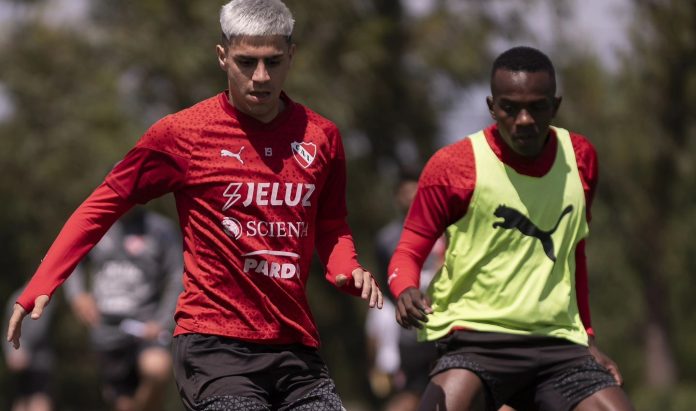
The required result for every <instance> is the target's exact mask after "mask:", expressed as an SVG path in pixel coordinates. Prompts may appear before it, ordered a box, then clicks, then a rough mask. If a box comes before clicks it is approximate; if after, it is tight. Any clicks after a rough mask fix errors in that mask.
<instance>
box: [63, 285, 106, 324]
mask: <svg viewBox="0 0 696 411" xmlns="http://www.w3.org/2000/svg"><path fill="white" fill-rule="evenodd" d="M70 305H71V306H72V310H73V313H75V316H76V317H77V319H78V320H80V322H82V323H83V324H85V325H86V326H88V327H95V326H96V325H97V324H99V321H100V320H101V316H100V315H99V310H98V309H97V302H96V301H94V297H93V296H92V294H90V293H81V294H79V295H77V296H76V297H75V298H73V300H72V301H71V302H70Z"/></svg>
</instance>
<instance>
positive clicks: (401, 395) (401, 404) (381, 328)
mask: <svg viewBox="0 0 696 411" xmlns="http://www.w3.org/2000/svg"><path fill="white" fill-rule="evenodd" d="M417 189H418V172H416V171H415V170H410V169H403V170H402V171H401V172H400V173H399V179H398V181H397V184H396V187H395V189H394V204H395V205H396V211H397V215H396V216H395V217H394V219H392V220H391V221H390V222H389V223H388V224H387V225H385V226H384V227H383V228H382V229H380V230H379V232H378V233H377V239H376V243H375V254H376V259H377V264H378V272H379V273H384V274H386V273H387V268H388V265H389V259H390V258H391V256H392V254H393V253H394V250H395V249H396V245H397V243H398V242H399V238H400V237H401V231H402V229H403V224H404V218H405V216H406V213H407V212H408V209H409V207H410V206H411V202H412V201H413V198H414V196H415V194H416V191H417ZM444 250H445V247H444V238H442V239H441V240H439V241H438V242H436V243H435V245H434V246H433V248H432V250H431V252H430V254H429V255H428V258H427V259H426V261H425V263H424V264H423V269H422V271H421V277H420V282H421V288H422V289H423V290H425V289H426V288H427V286H428V284H429V283H430V279H431V278H432V277H433V275H434V274H435V272H436V271H437V269H438V268H439V267H440V265H441V264H442V258H443V256H444ZM380 282H381V283H382V284H386V283H387V278H386V275H385V276H384V278H381V281H380ZM394 303H395V302H394V300H393V299H391V298H387V299H385V301H384V307H383V308H382V310H371V311H369V312H368V314H367V321H366V327H365V332H366V336H367V346H368V350H367V351H368V359H369V363H370V370H369V380H370V386H371V388H372V391H373V393H374V394H375V395H376V396H377V397H378V398H381V399H386V404H385V406H384V408H383V409H384V410H385V411H410V410H415V409H416V407H417V406H418V401H419V399H420V395H421V394H422V392H423V390H424V389H425V387H426V386H427V384H428V372H429V371H430V367H431V366H432V365H433V363H434V361H435V359H436V358H437V356H436V351H435V345H434V343H428V342H418V340H417V335H416V331H415V330H407V329H404V328H402V327H400V326H399V324H397V323H396V322H395V321H394V318H395V316H396V313H395V308H394V307H395V304H394Z"/></svg>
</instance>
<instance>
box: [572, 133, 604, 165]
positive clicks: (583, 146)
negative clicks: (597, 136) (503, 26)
mask: <svg viewBox="0 0 696 411" xmlns="http://www.w3.org/2000/svg"><path fill="white" fill-rule="evenodd" d="M568 134H570V142H571V143H572V145H573V151H575V156H576V157H577V158H578V161H580V162H594V161H596V158H597V150H596V149H595V147H594V144H592V141H590V139H588V138H587V137H586V136H585V135H583V134H580V133H576V132H574V131H568Z"/></svg>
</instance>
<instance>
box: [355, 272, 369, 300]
mask: <svg viewBox="0 0 696 411" xmlns="http://www.w3.org/2000/svg"><path fill="white" fill-rule="evenodd" d="M358 276H360V277H362V293H361V294H360V297H361V298H362V299H363V300H369V299H370V297H371V294H372V285H373V283H374V280H373V279H372V275H371V274H370V273H369V272H367V271H363V272H362V273H361V274H358ZM355 286H356V287H358V285H357V281H356V284H355ZM358 288H359V287H358Z"/></svg>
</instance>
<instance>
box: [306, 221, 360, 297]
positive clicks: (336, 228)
mask: <svg viewBox="0 0 696 411" xmlns="http://www.w3.org/2000/svg"><path fill="white" fill-rule="evenodd" d="M316 248H317V254H318V255H319V259H320V260H321V262H322V263H323V264H324V265H325V266H326V279H327V280H328V281H329V282H330V283H331V284H333V285H334V286H336V287H338V288H339V289H341V290H342V291H345V292H348V293H349V294H352V295H360V290H359V289H357V288H355V287H353V286H352V281H349V282H347V283H346V285H344V286H342V287H339V286H338V285H337V284H336V277H337V276H338V275H339V274H343V275H346V276H348V277H349V278H350V276H351V273H352V272H353V270H355V269H356V268H360V267H361V266H360V263H359V262H358V257H357V253H356V252H355V244H354V243H353V235H352V234H351V231H350V228H349V227H348V224H347V223H346V221H345V219H335V220H322V221H319V222H318V227H317V235H316Z"/></svg>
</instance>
